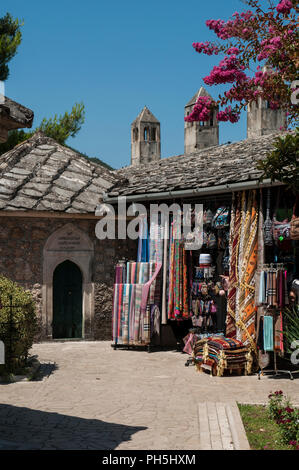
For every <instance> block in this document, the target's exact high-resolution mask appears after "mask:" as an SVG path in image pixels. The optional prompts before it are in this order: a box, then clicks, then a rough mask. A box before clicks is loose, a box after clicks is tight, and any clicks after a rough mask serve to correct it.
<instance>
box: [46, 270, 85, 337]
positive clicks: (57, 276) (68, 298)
mask: <svg viewBox="0 0 299 470" xmlns="http://www.w3.org/2000/svg"><path fill="white" fill-rule="evenodd" d="M53 338H65V339H66V338H82V274H81V271H80V269H79V268H78V266H77V265H76V264H74V263H72V262H71V261H64V262H63V263H61V264H60V265H59V266H57V268H56V269H55V271H54V276H53Z"/></svg>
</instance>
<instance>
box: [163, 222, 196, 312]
mask: <svg viewBox="0 0 299 470" xmlns="http://www.w3.org/2000/svg"><path fill="white" fill-rule="evenodd" d="M180 223H181V222H180V221H175V222H173V223H172V227H171V236H170V262H169V293H168V294H169V296H168V318H169V319H187V318H190V316H191V315H190V313H189V297H188V281H189V275H188V266H187V253H186V250H185V246H184V242H183V240H182V239H180V238H179V231H180V226H179V224H180Z"/></svg>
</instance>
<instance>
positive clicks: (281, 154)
mask: <svg viewBox="0 0 299 470" xmlns="http://www.w3.org/2000/svg"><path fill="white" fill-rule="evenodd" d="M257 167H258V169H259V170H262V171H263V174H262V178H261V179H264V178H270V179H271V181H280V182H282V183H284V184H286V185H287V187H288V188H289V189H291V190H292V191H293V193H294V194H295V195H296V194H298V191H299V128H297V129H296V133H295V134H287V135H286V136H283V137H278V138H277V139H276V141H275V144H274V150H273V151H272V152H271V153H270V154H269V155H268V156H267V157H266V158H265V159H264V160H259V162H258V165H257Z"/></svg>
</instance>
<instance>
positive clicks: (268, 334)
mask: <svg viewBox="0 0 299 470" xmlns="http://www.w3.org/2000/svg"><path fill="white" fill-rule="evenodd" d="M264 351H273V317H271V316H269V315H265V316H264Z"/></svg>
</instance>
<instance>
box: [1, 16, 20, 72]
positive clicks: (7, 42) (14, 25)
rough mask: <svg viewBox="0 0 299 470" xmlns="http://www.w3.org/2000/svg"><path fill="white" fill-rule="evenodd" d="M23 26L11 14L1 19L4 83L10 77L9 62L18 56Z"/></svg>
mask: <svg viewBox="0 0 299 470" xmlns="http://www.w3.org/2000/svg"><path fill="white" fill-rule="evenodd" d="M22 25H23V24H21V23H20V22H19V20H18V19H13V18H12V16H11V15H10V14H9V13H6V15H5V16H3V17H2V18H0V80H2V81H4V80H6V79H7V78H8V76H9V68H8V65H7V64H8V62H9V61H10V60H11V59H12V58H13V57H14V56H15V55H16V53H17V49H18V47H19V45H20V44H21V40H22V33H21V31H20V27H21V26H22Z"/></svg>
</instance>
